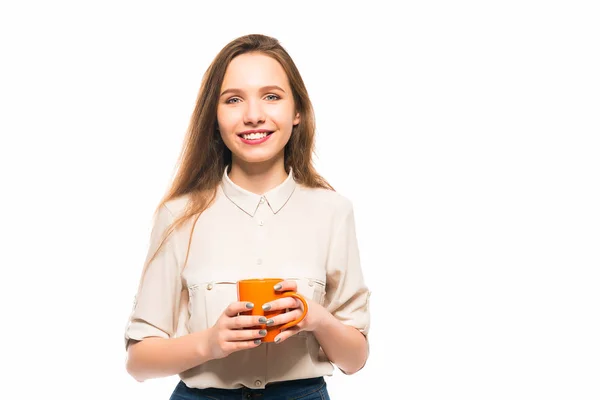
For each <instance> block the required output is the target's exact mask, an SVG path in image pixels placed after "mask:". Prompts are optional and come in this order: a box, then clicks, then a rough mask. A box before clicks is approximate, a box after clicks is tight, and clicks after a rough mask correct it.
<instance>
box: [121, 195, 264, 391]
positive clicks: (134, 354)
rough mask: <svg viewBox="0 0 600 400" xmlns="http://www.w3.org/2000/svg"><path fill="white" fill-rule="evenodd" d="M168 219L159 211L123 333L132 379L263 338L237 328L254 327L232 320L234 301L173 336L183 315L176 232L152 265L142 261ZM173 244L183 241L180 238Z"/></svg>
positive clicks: (239, 307) (250, 320)
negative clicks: (212, 319) (196, 328)
mask: <svg viewBox="0 0 600 400" xmlns="http://www.w3.org/2000/svg"><path fill="white" fill-rule="evenodd" d="M172 220H173V215H172V214H171V212H170V211H169V210H168V209H167V208H166V207H165V206H163V207H161V208H160V210H159V212H158V214H157V217H156V221H155V224H154V227H153V230H152V235H151V240H150V249H149V251H148V256H147V261H146V263H147V268H145V270H144V272H143V273H142V278H141V281H140V287H139V288H138V294H137V296H136V302H135V306H134V309H133V311H132V313H131V316H130V318H129V324H128V326H127V329H126V331H125V346H126V348H127V355H128V358H127V364H126V368H127V372H128V373H129V374H130V375H131V376H133V377H134V378H135V379H136V380H138V381H144V380H146V379H150V378H157V377H164V376H169V375H174V374H178V373H180V372H183V371H185V370H188V369H190V368H192V367H195V366H197V365H199V364H202V363H205V362H207V361H209V360H212V359H217V358H222V357H225V356H227V355H228V354H230V353H232V352H234V351H239V350H243V349H247V348H252V347H256V346H257V345H259V344H260V341H258V344H256V343H255V342H254V340H256V339H258V338H260V337H262V336H263V335H260V332H259V330H257V329H244V330H242V329H240V328H246V327H252V326H257V325H258V318H259V317H254V316H238V314H239V313H240V312H242V311H248V307H247V306H246V303H242V302H234V303H232V304H230V305H229V307H228V308H227V309H226V310H225V311H224V312H223V314H222V315H221V317H220V318H219V320H218V321H217V322H216V323H215V325H214V326H213V327H211V328H208V329H206V330H203V331H201V332H195V333H190V334H187V335H185V336H181V337H175V336H176V335H175V332H176V331H177V326H178V324H180V323H181V322H180V320H181V316H182V315H185V313H187V308H185V301H183V302H182V296H181V295H182V289H183V287H182V286H183V285H182V282H181V276H180V270H181V267H180V265H181V260H182V259H183V258H184V255H183V254H182V252H181V251H179V248H178V246H177V244H178V242H177V240H178V237H177V234H178V233H177V232H174V233H173V234H171V235H170V236H169V238H168V239H167V240H166V241H165V243H164V245H163V247H161V250H160V251H159V252H158V253H157V255H156V257H154V258H153V259H152V262H149V261H148V260H150V259H151V257H152V256H153V255H154V252H155V251H156V249H157V248H158V246H159V244H160V243H161V241H162V238H163V235H164V232H165V230H166V229H167V227H168V226H169V224H170V223H172ZM179 240H183V241H185V242H186V243H187V238H186V237H185V236H183V237H181V238H179ZM183 290H184V292H183V293H185V289H183ZM181 304H183V305H184V306H183V309H182V308H180V305H181ZM182 310H183V313H182Z"/></svg>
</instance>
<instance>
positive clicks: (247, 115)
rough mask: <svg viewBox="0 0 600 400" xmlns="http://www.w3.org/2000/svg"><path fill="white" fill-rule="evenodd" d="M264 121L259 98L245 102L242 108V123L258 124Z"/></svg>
mask: <svg viewBox="0 0 600 400" xmlns="http://www.w3.org/2000/svg"><path fill="white" fill-rule="evenodd" d="M263 122H265V114H264V111H263V108H262V105H261V104H260V101H259V100H250V101H247V102H246V109H245V110H244V123H245V124H248V125H258V124H260V123H263Z"/></svg>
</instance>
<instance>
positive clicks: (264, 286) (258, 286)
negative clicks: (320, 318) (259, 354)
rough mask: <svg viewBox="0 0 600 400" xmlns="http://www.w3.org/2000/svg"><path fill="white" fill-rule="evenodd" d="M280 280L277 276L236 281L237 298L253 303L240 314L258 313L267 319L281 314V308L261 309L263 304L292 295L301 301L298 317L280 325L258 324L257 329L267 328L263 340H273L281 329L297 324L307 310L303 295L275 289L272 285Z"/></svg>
mask: <svg viewBox="0 0 600 400" xmlns="http://www.w3.org/2000/svg"><path fill="white" fill-rule="evenodd" d="M282 281H283V279H279V278H269V279H244V280H241V281H238V283H237V290H238V300H239V301H249V302H251V303H253V304H254V308H253V309H252V310H250V311H246V312H243V313H242V314H246V315H260V316H264V317H265V318H267V319H268V318H272V317H274V316H276V315H279V314H282V313H283V310H275V311H263V309H262V306H263V304H266V303H268V302H270V301H273V300H277V299H281V298H283V297H294V298H296V299H298V300H300V301H301V302H302V308H303V310H302V315H301V316H300V318H298V319H296V320H294V321H290V322H288V323H287V324H284V325H280V326H276V325H272V326H266V325H265V324H262V325H259V326H258V327H259V329H266V330H267V335H266V336H265V337H263V338H262V341H263V342H274V341H275V336H277V335H278V334H279V333H280V332H281V330H282V329H287V328H291V327H292V326H294V325H297V324H299V323H300V322H301V321H302V320H303V319H304V317H306V313H307V312H308V304H306V300H305V299H304V297H302V295H301V294H298V293H296V292H292V291H287V292H277V291H275V289H274V286H275V285H276V284H278V283H279V282H282Z"/></svg>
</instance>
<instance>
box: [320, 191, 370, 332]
mask: <svg viewBox="0 0 600 400" xmlns="http://www.w3.org/2000/svg"><path fill="white" fill-rule="evenodd" d="M334 232H335V233H334V234H333V237H332V238H331V243H330V248H329V254H328V257H327V285H326V288H325V290H326V296H325V306H326V307H327V310H328V311H329V312H331V314H333V316H335V317H336V318H337V319H338V320H339V321H341V322H342V323H344V324H346V325H350V326H353V327H355V328H356V329H358V330H359V331H361V332H362V333H363V334H364V335H365V336H367V334H368V332H369V327H370V321H371V318H370V312H369V296H370V291H369V289H368V288H367V286H366V284H365V281H364V277H363V273H362V269H361V264H360V255H359V250H358V242H357V238H356V227H355V222H354V209H353V207H352V203H350V202H349V201H348V202H347V203H346V205H345V207H344V210H343V212H342V216H341V218H340V219H339V222H338V224H337V227H335V228H334Z"/></svg>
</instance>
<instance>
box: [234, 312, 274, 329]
mask: <svg viewBox="0 0 600 400" xmlns="http://www.w3.org/2000/svg"><path fill="white" fill-rule="evenodd" d="M266 322H267V319H266V318H265V317H263V316H260V315H237V316H235V317H232V318H229V319H228V320H227V322H226V323H225V324H226V325H225V326H226V327H227V328H229V329H247V328H252V327H258V326H260V325H263V324H265V323H266Z"/></svg>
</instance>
